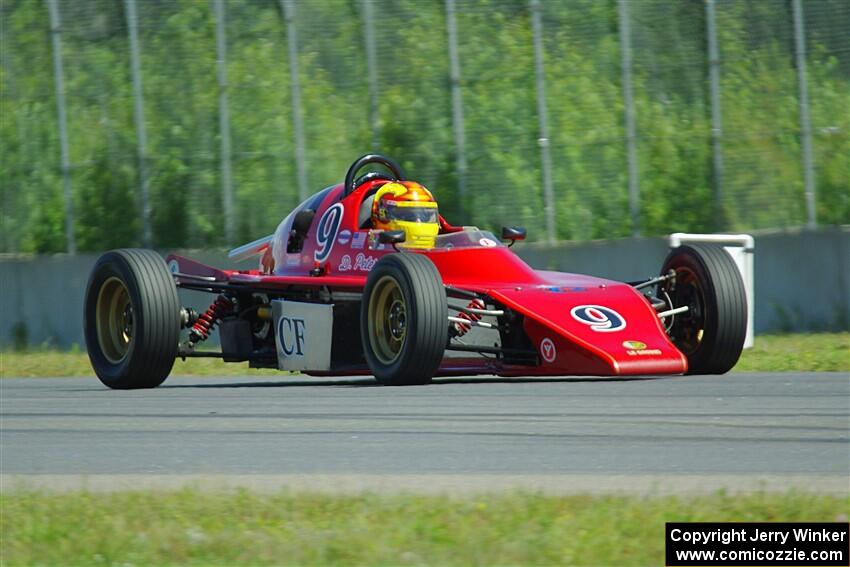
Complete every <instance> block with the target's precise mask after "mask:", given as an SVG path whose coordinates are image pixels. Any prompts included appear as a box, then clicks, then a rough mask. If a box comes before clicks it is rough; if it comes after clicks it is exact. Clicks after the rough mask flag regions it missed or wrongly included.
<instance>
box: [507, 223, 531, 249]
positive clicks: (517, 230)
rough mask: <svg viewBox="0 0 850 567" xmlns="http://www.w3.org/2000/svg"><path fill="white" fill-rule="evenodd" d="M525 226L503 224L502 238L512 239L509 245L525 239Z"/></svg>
mask: <svg viewBox="0 0 850 567" xmlns="http://www.w3.org/2000/svg"><path fill="white" fill-rule="evenodd" d="M525 234H526V232H525V228H524V227H521V226H503V227H502V240H510V241H511V243H510V244H508V246H509V247H510V246H513V245H514V244H516V241H517V240H525Z"/></svg>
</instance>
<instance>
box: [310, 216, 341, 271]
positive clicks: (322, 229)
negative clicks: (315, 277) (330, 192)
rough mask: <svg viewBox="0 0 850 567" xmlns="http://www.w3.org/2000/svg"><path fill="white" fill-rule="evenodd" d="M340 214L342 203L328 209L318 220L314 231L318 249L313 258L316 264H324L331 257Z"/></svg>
mask: <svg viewBox="0 0 850 567" xmlns="http://www.w3.org/2000/svg"><path fill="white" fill-rule="evenodd" d="M342 212H343V206H342V203H337V204H335V205H333V206H332V207H328V210H327V211H325V214H323V215H322V218H321V219H319V226H318V228H317V229H316V244H317V245H318V248H316V253H315V254H314V256H313V259H314V260H315V261H316V262H324V261H325V260H327V259H328V256H330V255H331V250H333V248H334V242H336V233H337V231H338V230H339V223H340V222H341V221H342Z"/></svg>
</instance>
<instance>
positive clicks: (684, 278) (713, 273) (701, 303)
mask: <svg viewBox="0 0 850 567" xmlns="http://www.w3.org/2000/svg"><path fill="white" fill-rule="evenodd" d="M670 270H673V271H675V273H676V277H675V278H674V279H671V280H667V281H666V282H664V284H663V285H662V286H661V289H660V290H659V292H660V296H661V297H665V294H666V297H669V300H670V303H671V304H672V306H673V307H683V306H687V307H688V310H687V311H686V312H685V313H680V314H677V315H673V316H671V319H672V320H670V321H668V333H669V334H670V338H671V339H672V340H673V344H675V345H676V347H677V348H678V349H679V350H680V351H682V353H683V354H684V355H685V356H686V357H687V358H688V373H689V374H724V373H726V372H728V371H729V370H731V369H732V367H733V366H735V363H737V362H738V358H739V357H740V356H741V351H742V350H743V348H744V340H745V338H746V334H747V298H746V294H745V291H744V283H743V281H742V280H741V274H740V272H739V271H738V268H737V266H736V265H735V262H734V260H732V257H731V256H730V255H729V254H728V253H727V252H726V251H725V250H724V249H723V248H721V247H719V246H700V245H692V246H680V247H678V248H676V249H675V250H673V251H671V252H670V254H669V255H668V256H667V259H666V260H665V261H664V265H663V267H662V268H661V273H662V274H666V273H668V272H669V271H670Z"/></svg>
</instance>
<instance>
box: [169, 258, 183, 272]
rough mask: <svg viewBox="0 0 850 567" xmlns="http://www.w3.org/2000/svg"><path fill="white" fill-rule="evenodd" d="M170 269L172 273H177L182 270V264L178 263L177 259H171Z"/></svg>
mask: <svg viewBox="0 0 850 567" xmlns="http://www.w3.org/2000/svg"><path fill="white" fill-rule="evenodd" d="M168 270H169V271H170V272H171V273H172V274H176V273H177V272H179V271H180V264H178V263H177V260H171V261H170V262H169V263H168Z"/></svg>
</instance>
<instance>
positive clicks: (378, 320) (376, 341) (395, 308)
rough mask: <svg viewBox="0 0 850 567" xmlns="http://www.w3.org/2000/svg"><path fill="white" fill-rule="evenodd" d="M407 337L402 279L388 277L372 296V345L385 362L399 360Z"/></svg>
mask: <svg viewBox="0 0 850 567" xmlns="http://www.w3.org/2000/svg"><path fill="white" fill-rule="evenodd" d="M406 337H407V303H406V302H405V300H404V294H402V292H401V288H400V287H399V285H398V282H397V281H396V280H395V279H394V278H393V277H391V276H384V277H382V278H381V279H380V280H378V283H377V284H375V287H374V288H373V289H372V294H371V296H370V297H369V344H370V345H371V347H372V352H373V353H374V355H375V357H376V358H377V359H378V360H379V361H380V362H381V363H382V364H392V363H393V362H395V361H396V360H397V359H398V357H399V355H400V354H401V350H402V348H403V347H404V341H405V339H406Z"/></svg>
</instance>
